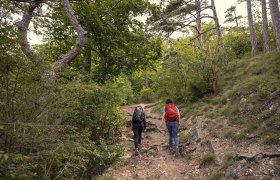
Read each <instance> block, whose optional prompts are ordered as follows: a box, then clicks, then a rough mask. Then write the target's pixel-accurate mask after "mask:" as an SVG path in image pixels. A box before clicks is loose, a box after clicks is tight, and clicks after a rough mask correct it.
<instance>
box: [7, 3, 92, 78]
mask: <svg viewBox="0 0 280 180" xmlns="http://www.w3.org/2000/svg"><path fill="white" fill-rule="evenodd" d="M12 1H14V2H17V3H21V2H23V3H29V5H28V8H27V9H26V10H25V12H24V13H23V16H22V20H21V22H19V23H18V29H19V31H20V32H21V33H20V36H19V40H20V45H21V49H22V51H23V52H24V54H25V55H26V56H27V57H28V58H29V59H30V60H31V61H32V62H34V63H38V62H39V63H40V62H41V60H39V58H38V57H37V56H36V54H35V52H34V51H33V50H32V49H31V47H30V44H29V42H28V39H27V32H28V28H29V25H30V22H31V19H32V17H33V16H34V10H35V9H36V8H37V7H39V6H40V4H41V3H43V0H12ZM61 3H62V6H63V8H64V10H65V12H66V14H67V17H68V19H69V22H70V24H71V25H72V26H73V28H74V29H75V31H76V32H77V34H78V38H77V40H76V42H75V44H74V46H73V48H72V49H71V50H69V51H68V52H67V53H65V54H63V55H61V56H60V57H59V59H58V60H57V61H56V62H54V63H52V64H51V66H50V67H51V70H50V71H51V73H50V74H54V72H55V71H57V70H59V69H61V68H63V67H65V66H66V65H67V64H68V63H69V62H70V61H71V60H73V59H74V58H75V57H76V56H77V55H78V54H79V53H80V52H81V50H82V48H83V46H84V44H85V43H86V40H87V34H88V33H87V32H86V31H85V30H84V29H83V28H82V26H81V25H80V23H79V22H78V20H77V18H76V16H75V13H74V11H73V9H72V7H71V5H70V2H69V0H61ZM52 76H53V75H52Z"/></svg>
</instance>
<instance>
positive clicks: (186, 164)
mask: <svg viewBox="0 0 280 180" xmlns="http://www.w3.org/2000/svg"><path fill="white" fill-rule="evenodd" d="M134 107H135V106H125V107H123V110H124V111H125V112H126V113H127V118H128V120H131V115H132V113H133V110H134ZM147 107H148V108H146V109H145V111H146V116H147V131H146V132H145V133H144V134H143V136H142V137H143V138H142V147H141V151H140V155H139V156H134V155H133V133H132V131H131V127H127V128H126V130H125V131H124V133H123V139H124V148H125V153H124V156H123V157H122V159H123V160H124V161H125V166H122V167H112V168H110V169H109V170H108V172H107V173H108V174H109V175H111V176H112V177H114V178H116V179H120V180H123V179H199V177H193V176H189V175H192V174H193V173H191V174H189V173H188V171H189V170H190V167H191V166H190V165H191V164H190V163H191V162H190V161H188V160H187V159H185V158H183V157H175V156H174V155H173V154H169V151H168V150H167V142H168V132H167V130H166V127H165V126H164V127H163V128H160V123H161V117H160V115H158V114H154V113H151V108H149V106H147ZM194 172H195V171H194ZM197 174H198V172H197Z"/></svg>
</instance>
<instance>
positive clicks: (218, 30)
mask: <svg viewBox="0 0 280 180" xmlns="http://www.w3.org/2000/svg"><path fill="white" fill-rule="evenodd" d="M211 7H212V11H213V19H214V21H215V25H216V34H217V36H218V43H219V50H220V52H221V53H222V61H223V64H227V59H226V57H225V54H224V44H223V38H222V33H221V27H220V23H219V19H218V16H217V11H216V6H215V1H214V0H211Z"/></svg>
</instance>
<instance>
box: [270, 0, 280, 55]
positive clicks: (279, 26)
mask: <svg viewBox="0 0 280 180" xmlns="http://www.w3.org/2000/svg"><path fill="white" fill-rule="evenodd" d="M269 7H270V13H271V19H272V23H273V28H274V32H275V38H276V46H277V51H280V13H279V5H278V1H277V0H269Z"/></svg>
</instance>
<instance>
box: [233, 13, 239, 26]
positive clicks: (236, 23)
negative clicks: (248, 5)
mask: <svg viewBox="0 0 280 180" xmlns="http://www.w3.org/2000/svg"><path fill="white" fill-rule="evenodd" d="M233 13H234V19H235V27H236V29H238V27H239V25H238V19H237V15H236V11H234V12H233Z"/></svg>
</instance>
